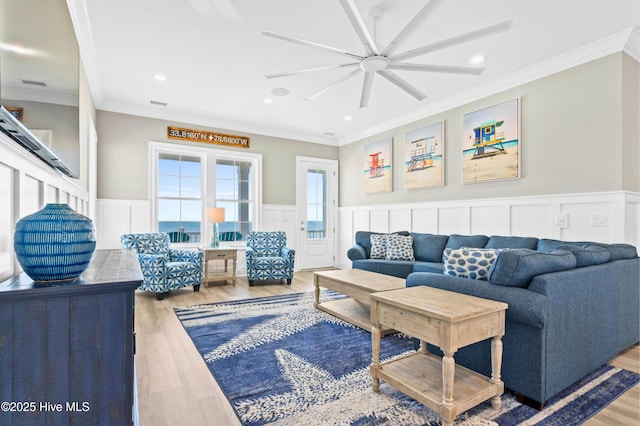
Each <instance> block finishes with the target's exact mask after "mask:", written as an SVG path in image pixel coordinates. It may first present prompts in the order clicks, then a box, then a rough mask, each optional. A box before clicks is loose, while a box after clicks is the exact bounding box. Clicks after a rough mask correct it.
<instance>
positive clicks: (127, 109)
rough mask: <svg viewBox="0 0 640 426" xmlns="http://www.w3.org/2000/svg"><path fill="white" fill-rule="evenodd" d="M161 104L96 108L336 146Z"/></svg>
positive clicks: (333, 141) (323, 139)
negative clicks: (190, 112) (185, 111)
mask: <svg viewBox="0 0 640 426" xmlns="http://www.w3.org/2000/svg"><path fill="white" fill-rule="evenodd" d="M162 108H164V107H162V106H157V107H146V106H139V105H131V104H126V103H119V102H110V101H105V102H103V103H102V104H101V105H100V106H99V107H98V109H99V110H101V111H110V112H117V113H121V114H128V115H137V116H140V117H145V118H155V119H158V120H165V121H170V122H173V123H186V124H190V125H196V126H206V127H212V128H215V129H218V130H220V131H229V130H231V131H235V132H239V133H242V134H252V135H259V136H270V137H275V138H281V139H291V140H296V141H302V142H311V143H317V144H322V145H330V146H337V138H331V137H328V136H325V137H323V136H318V135H314V134H309V133H304V132H295V131H290V130H284V129H275V128H270V127H266V126H261V125H259V124H255V123H250V122H238V121H233V120H224V119H219V118H211V117H207V116H201V115H197V114H189V113H180V112H175V111H170V110H162Z"/></svg>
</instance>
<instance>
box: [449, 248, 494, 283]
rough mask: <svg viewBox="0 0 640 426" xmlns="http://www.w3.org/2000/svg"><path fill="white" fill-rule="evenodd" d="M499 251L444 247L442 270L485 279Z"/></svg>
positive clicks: (474, 278) (461, 275)
mask: <svg viewBox="0 0 640 426" xmlns="http://www.w3.org/2000/svg"><path fill="white" fill-rule="evenodd" d="M501 251H502V250H500V249H480V248H467V247H462V248H459V249H445V250H444V252H443V254H442V262H443V263H444V267H443V272H444V274H445V275H451V276H453V277H461V278H471V279H473V280H484V281H487V277H488V276H489V268H491V265H492V264H493V262H494V261H495V260H496V258H497V257H498V255H499V254H500V252H501Z"/></svg>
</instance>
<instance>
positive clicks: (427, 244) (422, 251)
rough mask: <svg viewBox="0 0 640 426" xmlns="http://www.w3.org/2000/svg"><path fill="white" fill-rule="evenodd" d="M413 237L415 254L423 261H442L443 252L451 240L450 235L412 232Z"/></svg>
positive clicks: (417, 258)
mask: <svg viewBox="0 0 640 426" xmlns="http://www.w3.org/2000/svg"><path fill="white" fill-rule="evenodd" d="M410 235H411V237H413V255H414V256H415V258H416V260H418V261H421V262H436V263H440V262H441V261H442V252H443V251H444V247H445V246H446V245H447V241H448V240H449V236H448V235H434V234H421V233H418V232H412V233H411V234H410Z"/></svg>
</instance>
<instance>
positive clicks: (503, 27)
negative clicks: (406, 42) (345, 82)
mask: <svg viewBox="0 0 640 426" xmlns="http://www.w3.org/2000/svg"><path fill="white" fill-rule="evenodd" d="M512 27H513V22H512V21H506V22H502V23H500V24H496V25H491V26H489V27H485V28H481V29H479V30H475V31H471V32H468V33H465V34H461V35H459V36H455V37H451V38H448V39H445V40H441V41H437V42H435V43H431V44H428V45H426V46H423V47H418V48H417V49H411V50H407V51H406V52H403V53H399V54H397V55H393V56H391V57H390V58H389V59H390V60H391V61H392V62H396V61H401V60H404V59H409V58H413V57H415V56H420V55H424V54H426V53H430V52H435V51H436V50H441V49H445V48H447V47H452V46H455V45H458V44H462V43H466V42H468V41H472V40H477V39H480V38H483V37H488V36H490V35H493V34H497V33H500V32H503V31H508V30H510V29H511V28H512Z"/></svg>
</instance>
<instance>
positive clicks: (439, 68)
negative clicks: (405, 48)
mask: <svg viewBox="0 0 640 426" xmlns="http://www.w3.org/2000/svg"><path fill="white" fill-rule="evenodd" d="M387 68H389V69H392V70H405V71H426V72H442V73H447V74H469V75H480V74H482V73H483V72H484V70H485V69H486V68H474V67H455V66H453V65H427V64H407V63H394V64H391V65H389V66H388V67H387Z"/></svg>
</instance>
